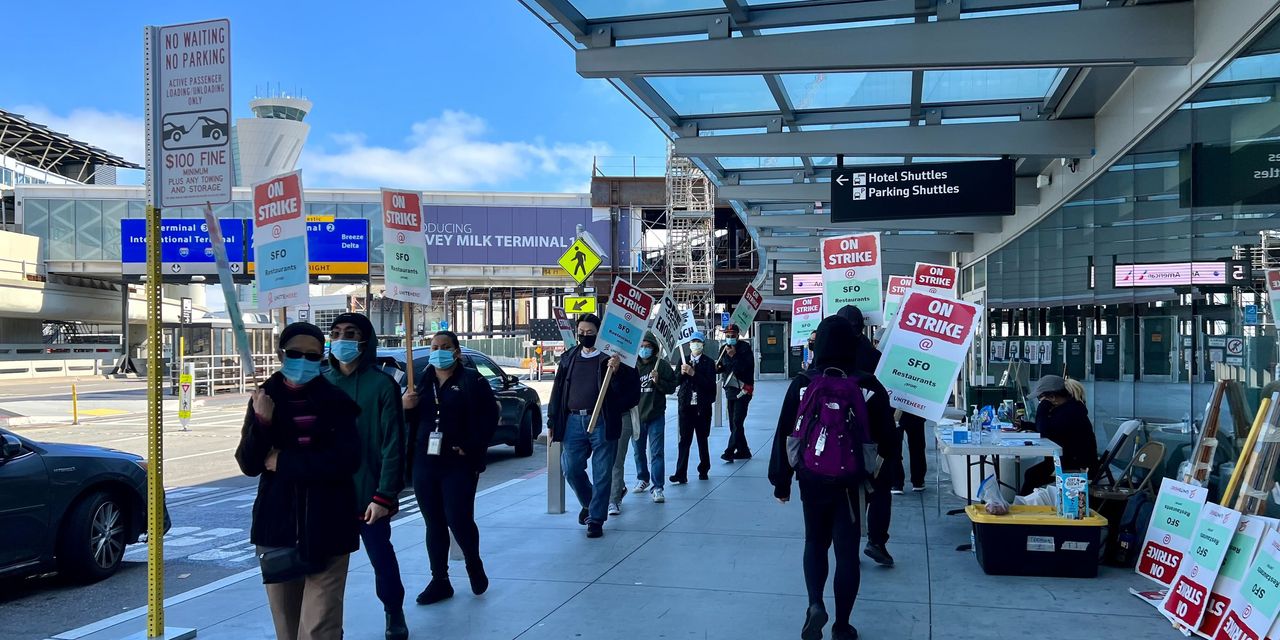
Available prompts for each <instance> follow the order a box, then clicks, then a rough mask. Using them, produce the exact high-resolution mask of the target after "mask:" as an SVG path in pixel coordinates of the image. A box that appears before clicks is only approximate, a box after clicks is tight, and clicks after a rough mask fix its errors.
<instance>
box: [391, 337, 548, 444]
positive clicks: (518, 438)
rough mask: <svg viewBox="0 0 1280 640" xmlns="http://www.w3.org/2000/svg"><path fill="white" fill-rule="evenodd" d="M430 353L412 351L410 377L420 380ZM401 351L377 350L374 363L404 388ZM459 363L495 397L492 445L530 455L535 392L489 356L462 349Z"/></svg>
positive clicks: (537, 416) (535, 428)
mask: <svg viewBox="0 0 1280 640" xmlns="http://www.w3.org/2000/svg"><path fill="white" fill-rule="evenodd" d="M430 354H431V351H430V349H428V348H427V347H419V348H416V349H414V351H413V365H414V366H413V372H414V373H413V379H414V380H415V381H417V380H421V379H422V376H423V374H424V373H425V372H426V370H427V360H428V358H429V356H430ZM404 361H405V354H404V349H401V348H394V349H390V348H384V349H378V361H377V362H378V366H380V367H382V370H383V371H385V372H386V373H387V374H388V375H390V376H391V377H393V378H395V379H396V381H397V382H399V383H400V388H401V389H404V388H405V387H407V386H408V384H409V379H408V376H406V375H405V367H404ZM462 366H464V367H466V368H468V369H472V370H475V371H478V372H479V373H480V375H482V376H484V378H485V379H486V380H488V381H489V386H490V387H493V394H494V395H495V396H497V397H498V404H499V405H500V406H501V407H502V412H501V413H500V414H499V416H498V429H497V431H495V432H494V434H493V442H491V443H489V446H493V445H495V444H505V445H510V446H513V447H515V449H516V455H518V456H522V457H527V456H531V455H533V441H534V439H535V438H537V437H538V434H539V433H542V401H541V400H540V399H539V398H538V392H537V391H534V390H533V389H532V388H530V387H528V386H526V385H525V384H524V383H522V382H520V379H519V378H517V377H516V376H512V375H507V374H506V373H505V372H503V370H502V367H499V366H498V364H497V363H495V362H494V361H493V360H490V359H489V356H486V355H484V354H483V353H480V352H479V351H473V350H471V349H468V348H466V347H463V348H462Z"/></svg>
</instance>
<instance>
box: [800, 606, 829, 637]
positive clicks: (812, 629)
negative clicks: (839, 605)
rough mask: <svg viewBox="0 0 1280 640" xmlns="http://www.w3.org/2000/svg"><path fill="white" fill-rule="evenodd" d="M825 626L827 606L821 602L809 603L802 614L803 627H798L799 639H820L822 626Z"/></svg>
mask: <svg viewBox="0 0 1280 640" xmlns="http://www.w3.org/2000/svg"><path fill="white" fill-rule="evenodd" d="M825 626H827V608H826V607H824V606H822V604H820V603H819V604H811V605H809V610H808V611H806V612H805V614H804V627H801V629H800V640H822V628H823V627H825Z"/></svg>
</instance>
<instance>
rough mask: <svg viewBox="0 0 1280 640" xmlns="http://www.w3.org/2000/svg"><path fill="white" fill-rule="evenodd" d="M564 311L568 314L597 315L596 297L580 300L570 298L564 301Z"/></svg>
mask: <svg viewBox="0 0 1280 640" xmlns="http://www.w3.org/2000/svg"><path fill="white" fill-rule="evenodd" d="M564 310H565V311H566V312H568V313H595V312H596V299H595V296H584V297H580V298H578V297H572V296H568V297H566V298H565V299H564Z"/></svg>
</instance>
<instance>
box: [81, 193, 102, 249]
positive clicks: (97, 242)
mask: <svg viewBox="0 0 1280 640" xmlns="http://www.w3.org/2000/svg"><path fill="white" fill-rule="evenodd" d="M76 259H77V260H101V259H102V201H101V200H77V201H76Z"/></svg>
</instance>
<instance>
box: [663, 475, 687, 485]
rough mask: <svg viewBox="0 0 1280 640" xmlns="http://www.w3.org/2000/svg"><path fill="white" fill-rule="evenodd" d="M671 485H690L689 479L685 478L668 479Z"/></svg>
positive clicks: (674, 477)
mask: <svg viewBox="0 0 1280 640" xmlns="http://www.w3.org/2000/svg"><path fill="white" fill-rule="evenodd" d="M667 480H669V481H670V482H671V484H689V479H688V478H686V477H684V476H671V477H670V478H667Z"/></svg>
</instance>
